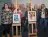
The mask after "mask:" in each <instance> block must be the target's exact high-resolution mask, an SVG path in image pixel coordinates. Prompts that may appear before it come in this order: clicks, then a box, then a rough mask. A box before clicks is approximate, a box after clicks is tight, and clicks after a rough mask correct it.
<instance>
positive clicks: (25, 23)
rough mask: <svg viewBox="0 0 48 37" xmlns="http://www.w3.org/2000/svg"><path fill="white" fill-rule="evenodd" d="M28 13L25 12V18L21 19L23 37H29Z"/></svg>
mask: <svg viewBox="0 0 48 37" xmlns="http://www.w3.org/2000/svg"><path fill="white" fill-rule="evenodd" d="M27 14H28V12H27V10H26V11H25V14H24V16H23V17H22V18H21V33H22V37H28V15H27Z"/></svg>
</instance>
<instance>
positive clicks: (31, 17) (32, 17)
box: [28, 11, 36, 21]
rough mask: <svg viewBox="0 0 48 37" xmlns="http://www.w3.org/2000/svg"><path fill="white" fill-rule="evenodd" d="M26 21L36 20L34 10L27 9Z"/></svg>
mask: <svg viewBox="0 0 48 37" xmlns="http://www.w3.org/2000/svg"><path fill="white" fill-rule="evenodd" d="M28 21H36V11H28Z"/></svg>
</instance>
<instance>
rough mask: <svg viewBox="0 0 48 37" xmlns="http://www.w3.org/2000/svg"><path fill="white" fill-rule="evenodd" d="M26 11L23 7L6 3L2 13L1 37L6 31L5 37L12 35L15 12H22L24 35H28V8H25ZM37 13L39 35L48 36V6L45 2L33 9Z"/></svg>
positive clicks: (25, 36) (26, 36) (22, 30)
mask: <svg viewBox="0 0 48 37" xmlns="http://www.w3.org/2000/svg"><path fill="white" fill-rule="evenodd" d="M24 10H25V11H24V12H23V11H22V10H21V9H17V12H16V8H15V7H14V6H12V7H9V5H8V4H7V3H5V4H4V6H3V7H2V10H1V12H0V14H1V25H0V37H2V33H3V32H4V33H5V37H8V35H7V34H8V33H9V34H10V37H12V23H13V13H17V14H20V17H21V32H22V37H28V8H24ZM32 10H33V11H36V13H37V36H38V37H47V36H48V8H46V6H45V5H44V4H41V6H39V7H38V8H36V7H34V8H33V9H32Z"/></svg>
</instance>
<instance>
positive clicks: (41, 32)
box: [38, 18, 47, 37]
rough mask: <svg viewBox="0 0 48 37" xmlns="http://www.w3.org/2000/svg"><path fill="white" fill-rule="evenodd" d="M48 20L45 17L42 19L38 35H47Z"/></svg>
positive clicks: (40, 36)
mask: <svg viewBox="0 0 48 37" xmlns="http://www.w3.org/2000/svg"><path fill="white" fill-rule="evenodd" d="M46 31H47V20H46V19H45V18H41V19H40V23H39V32H38V37H46Z"/></svg>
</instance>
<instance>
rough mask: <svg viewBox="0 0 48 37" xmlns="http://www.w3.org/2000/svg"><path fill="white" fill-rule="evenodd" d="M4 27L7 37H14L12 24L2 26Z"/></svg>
mask: <svg viewBox="0 0 48 37" xmlns="http://www.w3.org/2000/svg"><path fill="white" fill-rule="evenodd" d="M2 25H3V27H4V33H5V37H8V34H10V37H12V29H11V26H12V24H2Z"/></svg>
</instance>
